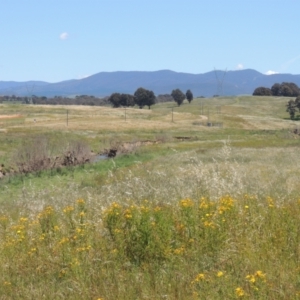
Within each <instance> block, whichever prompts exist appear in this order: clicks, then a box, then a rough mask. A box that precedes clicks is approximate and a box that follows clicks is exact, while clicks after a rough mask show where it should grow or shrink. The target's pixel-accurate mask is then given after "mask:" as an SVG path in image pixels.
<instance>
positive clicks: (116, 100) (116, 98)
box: [108, 93, 121, 107]
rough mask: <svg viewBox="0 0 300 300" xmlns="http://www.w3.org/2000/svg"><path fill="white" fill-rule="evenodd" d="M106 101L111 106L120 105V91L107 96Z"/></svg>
mask: <svg viewBox="0 0 300 300" xmlns="http://www.w3.org/2000/svg"><path fill="white" fill-rule="evenodd" d="M108 102H110V103H111V104H112V106H113V107H120V106H121V94H120V93H113V94H111V96H110V97H109V98H108Z"/></svg>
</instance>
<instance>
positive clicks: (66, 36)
mask: <svg viewBox="0 0 300 300" xmlns="http://www.w3.org/2000/svg"><path fill="white" fill-rule="evenodd" d="M68 37H69V34H68V33H67V32H63V33H61V34H60V35H59V38H60V39H61V40H66V39H67V38H68Z"/></svg>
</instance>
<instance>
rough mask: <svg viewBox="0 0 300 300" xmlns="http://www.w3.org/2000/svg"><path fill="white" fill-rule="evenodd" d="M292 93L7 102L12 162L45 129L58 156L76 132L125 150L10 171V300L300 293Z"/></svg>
mask: <svg viewBox="0 0 300 300" xmlns="http://www.w3.org/2000/svg"><path fill="white" fill-rule="evenodd" d="M287 101H288V99H287V98H278V97H276V98H275V97H250V96H240V97H224V98H214V99H194V100H193V102H192V103H191V104H188V103H184V104H183V105H182V106H180V107H177V106H174V104H173V103H163V104H157V105H155V106H153V107H152V109H151V110H148V109H142V110H141V109H137V108H127V109H126V110H125V109H124V108H118V109H113V108H110V107H83V106H35V105H21V104H11V105H9V104H3V105H0V165H1V164H4V166H5V168H7V169H9V168H14V169H16V168H17V164H18V160H19V159H20V153H22V151H23V152H24V149H25V148H26V147H28V145H29V146H30V147H32V148H29V149H31V151H32V152H34V151H35V149H39V147H41V145H36V144H34V142H32V143H31V141H35V140H38V141H41V137H42V138H43V141H47V143H46V144H45V145H47V147H46V148H45V151H46V153H47V155H48V156H49V157H50V156H55V155H59V154H60V153H62V152H63V151H64V150H65V149H67V148H68V146H69V145H70V144H72V143H73V142H74V141H80V142H81V143H83V144H84V145H87V146H88V147H90V149H91V151H93V152H94V153H101V152H102V151H103V150H104V149H109V148H112V147H116V148H118V149H122V153H121V154H120V155H118V156H117V157H116V158H114V159H109V160H103V161H99V162H97V163H93V164H85V165H81V166H76V167H67V168H57V169H53V170H43V171H39V172H37V173H30V174H27V175H22V174H18V175H14V176H10V177H4V178H2V179H0V203H1V206H0V236H1V239H0V263H1V266H2V272H0V299H39V298H46V299H237V298H245V299H299V298H300V267H299V266H300V265H299V259H300V246H299V245H300V236H299V232H300V231H299V230H300V217H299V210H300V202H299V199H300V195H299V176H300V168H299V167H300V166H299V164H300V163H299V159H298V149H299V148H298V146H299V136H298V135H296V134H294V133H293V130H294V129H295V128H298V126H299V125H298V122H297V121H291V120H290V119H289V115H288V113H286V112H285V105H286V103H287ZM208 123H209V124H211V125H213V126H207V124H208ZM37 137H38V139H36V138H37Z"/></svg>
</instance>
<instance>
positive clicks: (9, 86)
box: [0, 69, 300, 97]
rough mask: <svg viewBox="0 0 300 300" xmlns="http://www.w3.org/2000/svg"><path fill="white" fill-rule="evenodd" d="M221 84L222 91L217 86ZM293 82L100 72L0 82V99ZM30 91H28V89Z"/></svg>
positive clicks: (211, 91)
mask: <svg viewBox="0 0 300 300" xmlns="http://www.w3.org/2000/svg"><path fill="white" fill-rule="evenodd" d="M222 81H223V86H222V89H221V85H220V82H222ZM285 81H286V82H294V83H296V84H297V85H299V86H300V75H292V74H275V75H264V74H262V73H259V72H257V71H255V70H251V69H247V70H239V71H228V72H227V73H226V74H225V73H224V71H216V72H215V71H211V72H208V73H204V74H189V73H178V72H174V71H170V70H161V71H154V72H142V71H128V72H127V71H122V72H121V71H120V72H100V73H97V74H94V75H92V76H89V77H87V78H83V79H78V80H75V79H73V80H66V81H61V82H57V83H47V82H40V81H31V82H11V81H10V82H5V81H2V82H0V95H12V94H15V95H19V96H21V95H22V96H27V95H28V94H29V93H30V91H31V90H32V93H33V94H35V95H37V96H47V97H49V96H70V95H83V94H85V95H94V96H107V95H110V94H111V93H114V92H120V93H131V94H132V93H134V91H135V90H136V89H137V88H139V87H144V88H147V89H150V90H153V91H154V93H155V94H156V95H158V94H166V93H171V91H172V90H173V89H175V88H180V89H182V90H183V91H186V90H187V89H191V90H192V91H193V93H194V95H195V96H205V97H209V96H212V95H215V94H222V95H227V96H229V95H232V96H235V95H242V94H252V93H253V91H254V89H255V88H257V87H258V86H265V87H271V86H272V85H273V84H274V83H276V82H279V83H281V82H285ZM29 87H30V88H29Z"/></svg>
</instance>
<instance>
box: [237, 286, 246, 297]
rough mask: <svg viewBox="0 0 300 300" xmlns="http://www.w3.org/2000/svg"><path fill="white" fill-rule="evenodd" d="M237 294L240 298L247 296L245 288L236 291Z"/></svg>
mask: <svg viewBox="0 0 300 300" xmlns="http://www.w3.org/2000/svg"><path fill="white" fill-rule="evenodd" d="M235 294H236V295H237V296H238V297H243V296H245V291H244V290H243V288H241V287H238V288H236V289H235Z"/></svg>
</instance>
